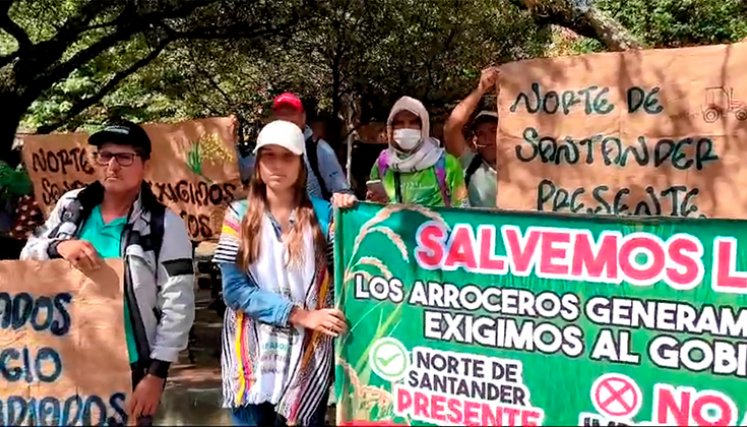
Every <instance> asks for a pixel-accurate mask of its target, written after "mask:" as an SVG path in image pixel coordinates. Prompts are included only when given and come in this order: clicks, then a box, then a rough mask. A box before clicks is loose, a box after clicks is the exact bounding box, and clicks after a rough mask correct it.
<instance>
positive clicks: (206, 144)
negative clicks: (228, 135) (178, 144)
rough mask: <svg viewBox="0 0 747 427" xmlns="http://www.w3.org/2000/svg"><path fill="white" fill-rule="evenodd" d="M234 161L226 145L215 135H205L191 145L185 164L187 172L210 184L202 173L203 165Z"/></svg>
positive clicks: (232, 154) (233, 156)
mask: <svg viewBox="0 0 747 427" xmlns="http://www.w3.org/2000/svg"><path fill="white" fill-rule="evenodd" d="M234 160H235V155H234V153H233V152H232V151H231V150H229V149H228V148H227V147H226V144H225V143H224V142H223V140H222V139H221V138H220V136H219V135H218V134H217V133H205V134H202V136H200V138H199V139H197V141H195V142H193V143H192V146H191V147H190V149H189V152H187V159H186V162H187V167H189V170H191V171H192V172H193V173H194V174H195V175H198V176H200V177H202V178H203V179H205V180H206V181H208V182H212V180H211V179H210V178H208V177H207V176H205V174H204V173H203V165H204V164H205V163H209V164H213V165H219V164H221V163H225V162H232V161H234Z"/></svg>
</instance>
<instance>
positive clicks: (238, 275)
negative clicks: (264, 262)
mask: <svg viewBox="0 0 747 427" xmlns="http://www.w3.org/2000/svg"><path fill="white" fill-rule="evenodd" d="M311 201H312V204H313V206H314V213H315V214H316V217H317V220H318V221H319V225H320V226H321V228H322V233H324V235H326V236H327V238H328V243H329V248H331V243H332V239H333V233H332V232H331V231H330V223H331V219H332V206H331V205H330V204H329V202H327V201H324V200H321V199H312V200H311ZM271 220H272V225H273V228H274V229H275V234H276V235H277V237H278V238H280V236H281V235H282V231H281V229H280V225H279V224H278V223H277V222H276V221H275V220H274V219H272V218H271ZM291 221H293V218H291ZM331 255H332V254H331V253H329V254H328V256H331ZM218 266H219V267H220V271H221V281H222V282H223V300H224V301H225V302H226V305H227V306H228V307H231V308H232V309H233V310H241V311H243V312H244V313H246V314H247V315H249V316H250V317H252V318H254V319H257V320H258V321H260V322H262V323H267V324H270V325H275V326H280V327H286V326H288V323H289V322H288V319H289V317H290V312H291V309H292V308H293V303H292V302H291V301H290V300H288V299H287V298H285V297H284V296H282V295H280V294H277V293H275V292H272V291H267V290H264V289H262V288H260V287H259V286H258V284H257V283H256V282H255V281H254V279H253V278H252V277H250V276H249V275H248V274H247V273H246V272H244V271H241V269H240V268H239V267H238V266H237V265H236V264H235V263H227V262H220V263H218Z"/></svg>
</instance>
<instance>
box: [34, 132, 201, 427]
mask: <svg viewBox="0 0 747 427" xmlns="http://www.w3.org/2000/svg"><path fill="white" fill-rule="evenodd" d="M88 143H89V145H91V146H92V147H96V151H95V152H93V153H92V158H93V164H94V166H95V169H96V172H97V175H98V181H95V182H94V183H92V184H90V185H88V186H86V187H84V188H82V189H77V190H72V191H69V192H67V193H65V194H64V195H62V197H61V198H60V200H59V201H58V202H57V204H56V206H55V207H54V209H53V210H52V212H51V213H50V215H49V219H47V221H46V223H45V224H44V225H43V226H42V227H41V228H40V229H39V230H37V233H36V235H35V236H34V237H32V238H30V239H29V241H28V243H27V244H26V246H25V247H24V249H23V252H22V253H21V259H25V260H29V259H32V260H49V259H57V258H62V259H65V260H67V261H69V262H70V263H71V264H72V265H73V266H74V267H76V268H78V269H79V270H81V271H84V272H85V271H90V270H95V269H98V268H99V267H100V266H101V265H102V261H101V259H102V258H123V260H124V266H125V273H124V274H123V277H124V303H123V304H124V313H123V315H124V325H125V337H126V341H127V343H126V344H127V352H128V354H129V359H130V363H131V367H132V384H133V387H134V392H133V393H132V395H131V396H130V399H129V401H128V402H127V404H126V406H127V413H128V415H129V417H130V419H133V418H134V419H135V420H137V424H138V425H150V424H151V422H152V416H153V415H154V414H155V412H156V409H157V408H158V404H159V401H160V398H161V394H162V392H163V389H164V385H165V381H166V377H167V374H168V371H169V367H170V365H171V363H172V362H176V361H177V360H178V357H179V352H180V351H182V350H183V349H185V348H186V347H187V343H188V337H189V330H190V328H191V327H192V322H193V320H194V311H195V306H194V290H193V285H194V272H193V267H192V244H191V242H190V240H189V236H188V234H187V230H186V227H185V225H184V222H183V221H182V219H181V218H179V216H178V215H176V214H175V213H173V212H172V211H171V210H169V209H166V208H165V207H164V206H163V205H162V204H160V203H159V202H158V200H157V199H156V196H155V195H154V194H153V193H152V192H151V190H150V187H149V186H148V185H147V184H146V183H145V182H144V178H145V172H146V170H147V168H148V164H149V159H150V154H151V142H150V139H149V138H148V135H147V134H146V133H145V130H143V128H141V127H140V126H138V125H136V124H134V123H131V122H126V121H122V122H119V123H116V124H111V125H109V126H106V127H105V128H104V129H103V130H101V131H100V132H97V133H95V134H93V135H91V137H90V138H89V140H88ZM157 223H158V224H160V225H159V226H156V225H154V224H157ZM157 227H158V229H160V233H159V232H158V231H156V229H157ZM159 234H160V235H161V236H160V238H158V237H156V236H159ZM158 240H160V242H157V241H158ZM112 286H116V284H114V283H113V284H112ZM96 375H106V373H105V372H101V373H96Z"/></svg>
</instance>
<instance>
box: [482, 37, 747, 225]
mask: <svg viewBox="0 0 747 427" xmlns="http://www.w3.org/2000/svg"><path fill="white" fill-rule="evenodd" d="M746 67H747V43H737V44H732V45H716V46H704V47H694V48H684V49H669V50H643V51H628V52H621V53H601V54H591V55H582V56H574V57H564V58H552V59H535V60H528V61H519V62H514V63H510V64H505V65H503V66H501V77H500V90H501V93H500V96H499V115H500V125H499V136H498V182H499V185H498V189H499V190H498V197H497V205H498V207H499V208H501V209H509V210H513V209H516V210H527V209H529V210H539V211H552V212H572V213H594V214H615V215H619V214H622V215H628V214H632V215H655V216H678V217H722V218H743V217H744V216H745V214H746V213H747V192H745V191H743V187H744V186H745V184H747V166H745V163H744V158H745V153H746V152H747V151H746V148H745V145H744V144H743V142H745V141H747V74H745V72H744V70H745V69H747V68H746Z"/></svg>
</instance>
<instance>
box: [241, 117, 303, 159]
mask: <svg viewBox="0 0 747 427" xmlns="http://www.w3.org/2000/svg"><path fill="white" fill-rule="evenodd" d="M268 145H277V146H279V147H283V148H285V149H287V150H288V151H290V152H291V153H293V154H295V155H296V156H301V155H303V153H304V151H306V146H305V143H304V138H303V133H302V132H301V129H299V127H298V126H297V125H296V124H295V123H291V122H289V121H286V120H275V121H273V122H270V123H268V124H267V125H265V127H263V128H262V130H261V131H259V135H258V136H257V146H256V147H254V154H257V152H259V149H260V148H262V147H266V146H268Z"/></svg>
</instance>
